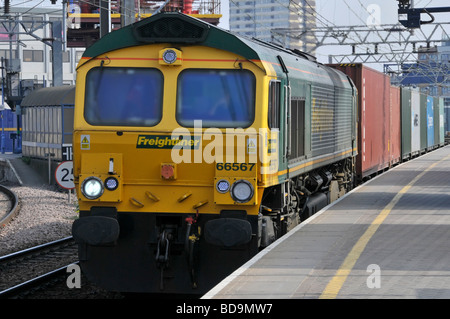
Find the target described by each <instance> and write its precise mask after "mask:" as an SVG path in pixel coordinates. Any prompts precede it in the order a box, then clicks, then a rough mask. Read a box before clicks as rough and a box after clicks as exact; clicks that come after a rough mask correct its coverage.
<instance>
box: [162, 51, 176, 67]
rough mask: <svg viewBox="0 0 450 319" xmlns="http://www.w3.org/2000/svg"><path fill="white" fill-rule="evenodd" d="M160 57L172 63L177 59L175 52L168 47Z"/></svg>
mask: <svg viewBox="0 0 450 319" xmlns="http://www.w3.org/2000/svg"><path fill="white" fill-rule="evenodd" d="M162 58H163V60H164V62H166V63H167V64H172V63H174V62H175V61H176V60H177V53H176V52H175V51H174V50H170V49H169V50H166V51H164V53H163V56H162Z"/></svg>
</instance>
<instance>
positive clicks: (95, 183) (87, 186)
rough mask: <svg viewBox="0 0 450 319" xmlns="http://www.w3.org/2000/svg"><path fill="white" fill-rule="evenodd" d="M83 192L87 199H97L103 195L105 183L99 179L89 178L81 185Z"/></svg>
mask: <svg viewBox="0 0 450 319" xmlns="http://www.w3.org/2000/svg"><path fill="white" fill-rule="evenodd" d="M81 192H82V193H83V195H84V196H85V197H86V198H87V199H96V198H99V197H100V196H101V195H102V194H103V183H102V181H101V180H100V179H99V178H97V177H94V176H92V177H88V178H86V179H85V180H84V181H83V183H82V184H81Z"/></svg>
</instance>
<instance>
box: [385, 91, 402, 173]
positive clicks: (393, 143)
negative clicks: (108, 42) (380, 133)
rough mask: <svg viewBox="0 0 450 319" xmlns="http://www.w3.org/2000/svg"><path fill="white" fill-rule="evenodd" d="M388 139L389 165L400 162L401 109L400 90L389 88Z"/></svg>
mask: <svg viewBox="0 0 450 319" xmlns="http://www.w3.org/2000/svg"><path fill="white" fill-rule="evenodd" d="M390 96H391V100H390V104H391V106H390V122H389V128H390V134H389V136H390V139H389V144H388V148H389V161H390V163H389V164H390V165H393V164H396V163H398V162H400V160H401V154H402V153H401V145H402V137H401V132H402V131H401V107H400V88H398V87H393V86H392V87H391V91H390Z"/></svg>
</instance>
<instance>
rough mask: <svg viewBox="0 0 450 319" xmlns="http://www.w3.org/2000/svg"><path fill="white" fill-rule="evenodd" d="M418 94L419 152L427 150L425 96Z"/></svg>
mask: <svg viewBox="0 0 450 319" xmlns="http://www.w3.org/2000/svg"><path fill="white" fill-rule="evenodd" d="M419 95H420V124H419V125H420V153H425V152H426V151H427V133H428V132H427V96H426V95H425V94H423V93H419Z"/></svg>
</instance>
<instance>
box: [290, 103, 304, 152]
mask: <svg viewBox="0 0 450 319" xmlns="http://www.w3.org/2000/svg"><path fill="white" fill-rule="evenodd" d="M291 147H292V149H291V155H290V157H289V158H290V159H294V158H298V157H300V156H303V155H305V100H304V99H303V98H296V97H292V99H291Z"/></svg>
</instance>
